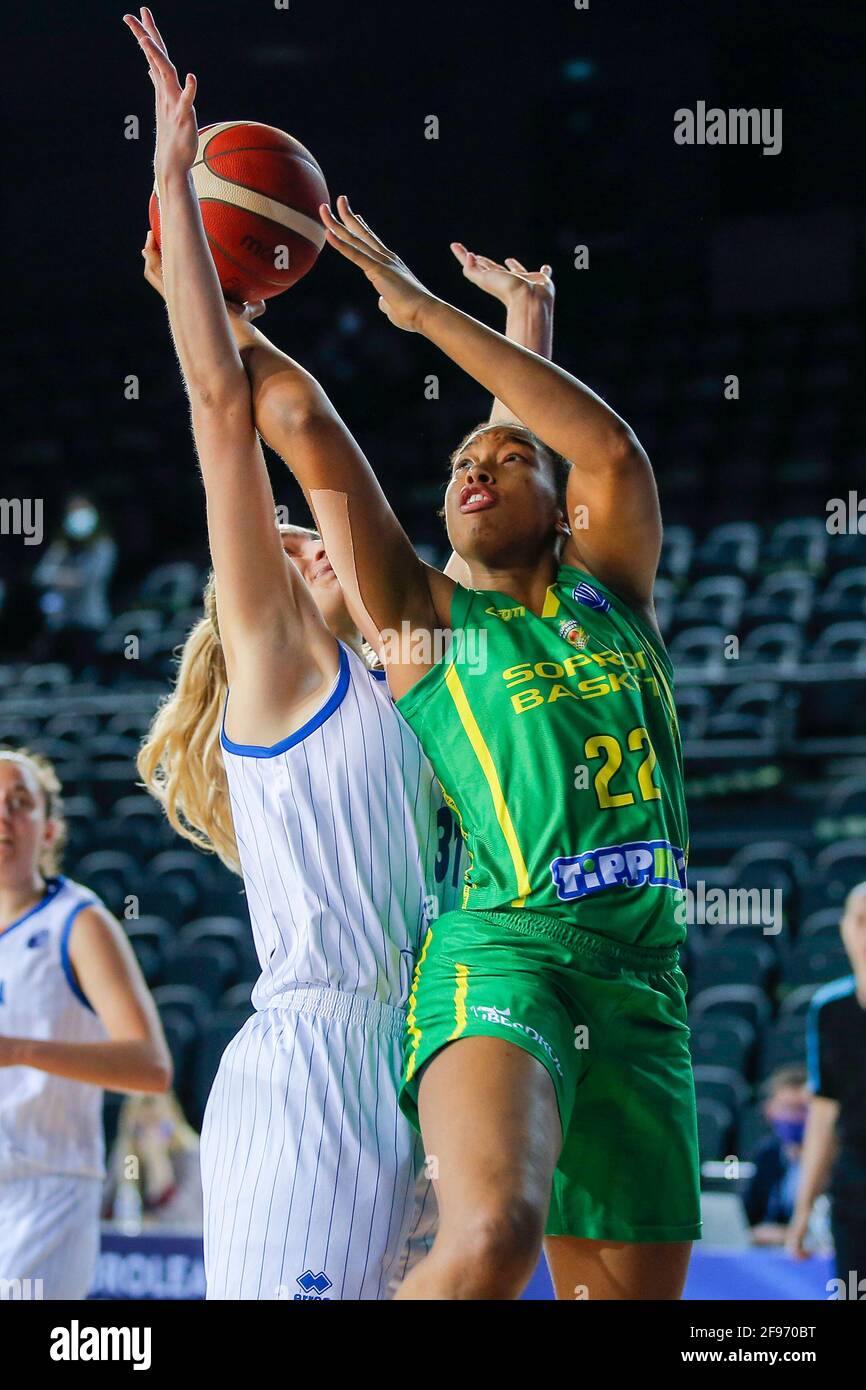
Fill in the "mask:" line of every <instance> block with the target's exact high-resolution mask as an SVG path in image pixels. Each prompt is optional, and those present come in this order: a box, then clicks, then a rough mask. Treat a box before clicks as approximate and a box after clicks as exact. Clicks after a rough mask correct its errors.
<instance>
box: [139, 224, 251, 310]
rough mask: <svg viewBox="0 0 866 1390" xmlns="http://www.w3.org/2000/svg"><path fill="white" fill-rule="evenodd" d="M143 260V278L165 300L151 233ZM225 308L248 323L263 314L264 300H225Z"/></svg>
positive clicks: (146, 243) (159, 265)
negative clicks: (239, 302) (239, 301)
mask: <svg viewBox="0 0 866 1390" xmlns="http://www.w3.org/2000/svg"><path fill="white" fill-rule="evenodd" d="M141 254H142V257H143V259H144V278H145V280H146V281H147V283H148V284H149V285H152V286H153V288H154V289H155V290H156V292H157V294H158V295H161V296H162V298H163V299H165V285H164V283H163V279H162V256H161V255H160V252H159V247H158V246H157V244H156V237H155V236H154V235H153V232H152V231H151V232H148V234H147V240H146V241H145V243H144V245H143V247H142V248H141ZM226 308H227V309H228V311H229V313H231V314H236V315H237V317H238V318H239V319H246V320H247V322H248V323H250V322H252V320H253V319H257V318H258V317H259V315H260V314H263V313H264V312H265V304H264V300H261V299H258V300H256V301H255V302H253V303H249V304H238V303H236V302H235V301H234V300H232V299H227V300H226Z"/></svg>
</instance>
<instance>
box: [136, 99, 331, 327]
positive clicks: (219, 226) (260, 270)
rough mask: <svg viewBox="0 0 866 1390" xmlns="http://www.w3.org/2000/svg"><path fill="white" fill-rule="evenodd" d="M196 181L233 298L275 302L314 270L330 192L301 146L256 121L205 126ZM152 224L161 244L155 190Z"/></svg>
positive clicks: (194, 172) (207, 227) (208, 229)
mask: <svg viewBox="0 0 866 1390" xmlns="http://www.w3.org/2000/svg"><path fill="white" fill-rule="evenodd" d="M192 178H193V185H194V187H195V191H196V193H197V194H198V198H199V203H200V204H201V212H202V219H203V221H204V228H205V232H206V233H207V239H208V243H209V245H210V249H211V254H212V256H213V258H214V262H215V264H216V268H217V272H218V274H219V278H220V284H221V285H222V288H223V292H224V293H225V294H226V295H227V296H228V298H229V299H233V300H236V301H237V302H238V303H246V302H248V301H253V300H259V299H272V298H273V296H274V295H277V294H282V292H283V290H287V289H288V288H289V286H290V285H294V284H295V283H296V281H298V280H300V279H301V277H302V276H304V275H306V273H307V271H308V270H310V269H311V268H312V266H313V264H314V262H315V260H316V257H317V256H318V254H319V252H320V251H321V249H322V247H323V246H324V244H325V233H324V230H323V227H322V224H321V221H320V220H319V214H318V208H319V204H320V203H324V202H327V201H328V188H327V185H326V183H325V176H324V174H323V173H322V170H321V169H320V167H319V165H318V163H317V161H316V160H315V159H314V157H313V156H312V155H311V154H310V151H309V150H308V149H306V148H305V147H304V146H303V145H302V144H301V143H300V141H298V140H296V139H295V138H294V137H293V136H291V135H287V134H286V132H285V131H283V130H277V129H276V128H275V127H274V126H269V125H260V124H258V123H257V122H255V121H223V122H221V123H219V124H216V125H209V126H204V127H203V128H202V130H200V131H199V140H198V154H197V156H196V161H195V164H194V165H193V167H192ZM150 225H151V227H152V228H153V233H154V236H155V237H156V240H157V244H159V242H160V221H159V199H158V197H157V193H156V189H154V192H153V194H152V195H151V199H150Z"/></svg>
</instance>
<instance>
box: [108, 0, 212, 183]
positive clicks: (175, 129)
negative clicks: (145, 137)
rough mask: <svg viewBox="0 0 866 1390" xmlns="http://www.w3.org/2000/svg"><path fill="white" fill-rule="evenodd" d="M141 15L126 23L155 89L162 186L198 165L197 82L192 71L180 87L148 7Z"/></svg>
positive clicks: (156, 155) (157, 154) (155, 162)
mask: <svg viewBox="0 0 866 1390" xmlns="http://www.w3.org/2000/svg"><path fill="white" fill-rule="evenodd" d="M140 13H141V19H140V20H139V19H136V18H135V16H134V15H131V14H126V15H124V16H123V22H124V24H126V25H127V26H128V27H129V28H130V29H131V30H132V32H133V34H134V35H135V37H136V38H137V39H138V42H139V45H140V47H141V49H142V51H143V53H144V56H145V57H146V58H147V65H148V69H149V75H150V80H151V82H152V83H153V85H154V87H155V89H156V151H155V153H154V158H153V166H154V170H155V172H156V178H157V183H158V184H161V183H162V181H163V179H165V178H166V176H168V175H171V174H186V173H188V172H189V170H190V169H191V168H192V165H193V163H194V162H195V156H196V151H197V150H198V126H197V125H196V119H195V110H194V109H193V102H194V101H195V92H196V80H195V77H194V76H193V74H192V73H191V72H189V73H187V75H186V81H185V82H184V85H183V86H182V87H181V85H180V82H179V81H178V76H177V69H176V68H175V66H174V64H173V63H172V61H171V59H170V58H169V56H168V50H167V49H166V46H165V40H164V39H163V37H162V35H161V34H160V32H159V30H158V29H157V27H156V23H155V22H154V18H153V15H152V14H151V12H150V10H148V9H147V8H146V7H144V8H142V10H141V12H140Z"/></svg>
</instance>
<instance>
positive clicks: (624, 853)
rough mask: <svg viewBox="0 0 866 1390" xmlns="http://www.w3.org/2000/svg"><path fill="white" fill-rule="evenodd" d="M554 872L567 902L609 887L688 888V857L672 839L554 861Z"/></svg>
mask: <svg viewBox="0 0 866 1390" xmlns="http://www.w3.org/2000/svg"><path fill="white" fill-rule="evenodd" d="M550 872H551V875H552V877H553V883H554V887H555V888H556V893H557V897H559V898H561V899H562V900H563V902H573V900H574V899H575V898H586V897H589V895H590V894H591V893H600V892H602V890H603V889H605V888H615V887H624V888H639V887H641V886H642V885H643V884H645V883H646V884H649V886H650V887H651V888H685V886H686V856H685V855H684V854H683V851H682V850H681V849H678V848H677V846H676V845H672V844H671V843H670V842H669V841H668V840H633V841H632V842H631V843H630V844H626V845H605V846H604V848H603V849H588V850H585V851H584V852H583V853H582V854H574V855H570V856H561V857H560V858H559V859H554V860H553V862H552V864H551V866H550Z"/></svg>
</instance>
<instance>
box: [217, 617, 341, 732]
mask: <svg viewBox="0 0 866 1390" xmlns="http://www.w3.org/2000/svg"><path fill="white" fill-rule="evenodd" d="M348 689H349V655H348V652H347V651H346V648H345V647H344V646H343V645H342V644H340V669H339V672H338V673H337V680H336V683H335V685H334V688H333V690H332V691H331V693H330V695H329V696H328V698H327V700H326V701H325V703H324V705H323V706H322V708H321V709H320V710H319V712H318V714H314V715H313V717H312V719H308V720H307V722H306V724H303V725H302V726H301V728H300V729H298V730H297V732H296V733H294V734H289V736H288V738H284V739H281V740H280V742H279V743H274V744H272V745H271V747H270V748H262V747H259V745H258V744H255V743H233V742H232V740H231V739H230V738H229V736H228V734H227V733H226V715H225V707H224V708H223V722H222V727H221V729H220V743H221V744H222V746H223V748H225V749H227V750H228V752H229V753H237V754H239V755H240V757H242V758H275V757H276V756H277V754H278V753H285V752H286V751H287V750H288V749H289V748H294V747H295V745H296V744H298V743H303V741H304V739H305V738H309V736H310V734H313V733H315V732H316V729H319V728H321V726H322V725H323V724H324V723H325V721H326V720H327V719H330V717H331V715H332V714H333V713H334V711H335V710H337V709H339V707H340V705H341V704H342V703H343V700H344V698H345V695H346V691H347V690H348ZM227 704H228V696H226V705H227Z"/></svg>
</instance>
